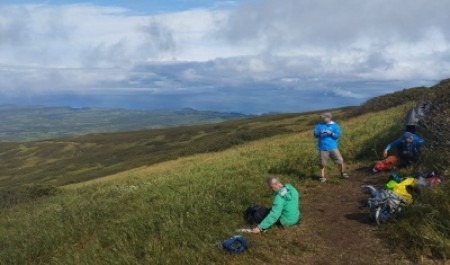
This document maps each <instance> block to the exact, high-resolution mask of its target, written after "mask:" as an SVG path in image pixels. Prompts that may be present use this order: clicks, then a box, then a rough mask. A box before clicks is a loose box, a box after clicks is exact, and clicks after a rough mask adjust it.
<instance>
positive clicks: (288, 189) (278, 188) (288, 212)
mask: <svg viewBox="0 0 450 265" xmlns="http://www.w3.org/2000/svg"><path fill="white" fill-rule="evenodd" d="M267 184H268V185H269V186H270V188H271V189H272V190H273V191H274V195H275V198H274V200H273V204H272V209H271V210H270V213H269V214H268V215H267V216H266V217H265V218H264V220H262V222H261V223H260V224H259V225H257V226H256V227H255V228H253V229H252V232H253V233H260V232H261V231H264V230H266V229H268V228H269V227H271V226H272V225H273V224H275V223H278V224H280V225H282V226H291V225H295V224H298V222H299V220H300V210H299V208H298V206H299V204H298V192H297V190H296V189H295V188H294V187H293V186H292V185H290V184H286V185H283V183H281V181H280V180H279V179H278V178H277V177H274V176H272V177H269V178H268V179H267Z"/></svg>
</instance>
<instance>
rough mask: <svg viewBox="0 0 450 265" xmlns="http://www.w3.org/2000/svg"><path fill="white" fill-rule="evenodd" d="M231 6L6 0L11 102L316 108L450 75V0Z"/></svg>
mask: <svg viewBox="0 0 450 265" xmlns="http://www.w3.org/2000/svg"><path fill="white" fill-rule="evenodd" d="M222 6H223V5H216V6H215V7H214V8H211V7H208V8H206V7H205V8H196V9H186V10H183V11H178V12H168V13H160V14H156V15H155V14H148V15H145V14H142V13H137V12H135V10H131V9H127V8H124V7H114V6H100V5H94V4H71V5H50V4H44V5H36V4H34V5H33V4H28V5H0V97H1V100H0V103H14V102H19V103H20V102H25V103H34V104H36V103H38V104H39V103H40V102H42V103H41V104H45V103H51V104H58V102H60V104H63V103H64V104H68V105H76V106H78V105H83V104H91V105H99V106H108V107H114V106H115V107H138V108H165V107H171V108H177V107H193V108H199V109H213V110H222V111H240V112H246V113H262V112H272V111H283V112H286V111H304V110H311V109H320V108H329V107H338V106H345V105H355V104H360V103H361V102H363V101H365V100H366V99H368V98H369V97H372V96H375V95H379V94H383V93H386V92H391V91H394V90H399V89H403V88H407V87H413V86H420V85H426V86H428V85H432V84H434V83H436V82H437V81H438V80H440V79H444V78H448V77H449V74H450V26H448V25H450V17H449V16H448V15H447V13H448V12H447V11H448V10H450V2H448V1H446V0H435V1H433V2H429V1H423V0H412V1H409V2H408V3H405V2H404V1H399V0H391V1H387V0H369V1H358V0H345V1H333V0H320V1H306V0H285V1H283V2H280V1H274V0H266V1H244V2H240V3H238V2H233V3H232V4H228V5H226V8H222Z"/></svg>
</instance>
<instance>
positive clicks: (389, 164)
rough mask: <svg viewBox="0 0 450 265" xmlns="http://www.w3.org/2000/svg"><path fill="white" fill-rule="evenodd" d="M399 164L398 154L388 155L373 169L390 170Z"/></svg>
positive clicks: (376, 170)
mask: <svg viewBox="0 0 450 265" xmlns="http://www.w3.org/2000/svg"><path fill="white" fill-rule="evenodd" d="M396 166H398V159H397V157H396V156H388V157H387V158H386V159H384V160H381V161H378V162H376V163H375V165H374V166H373V168H372V171H373V172H374V173H375V172H378V171H390V170H391V169H392V168H393V167H396Z"/></svg>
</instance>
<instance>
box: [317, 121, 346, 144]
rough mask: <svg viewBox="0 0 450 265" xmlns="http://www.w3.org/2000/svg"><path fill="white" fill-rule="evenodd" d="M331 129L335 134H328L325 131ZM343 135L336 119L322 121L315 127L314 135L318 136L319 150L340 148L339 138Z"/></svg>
mask: <svg viewBox="0 0 450 265" xmlns="http://www.w3.org/2000/svg"><path fill="white" fill-rule="evenodd" d="M327 130H329V131H331V132H332V133H333V134H331V135H330V134H327V133H325V131H327ZM340 136H341V128H339V125H337V123H335V122H334V121H331V122H330V123H329V124H326V123H324V122H321V123H319V124H317V126H316V128H315V129H314V137H316V138H318V139H319V140H318V142H317V149H319V151H328V150H333V149H337V148H338V144H337V140H338V139H339V137H340Z"/></svg>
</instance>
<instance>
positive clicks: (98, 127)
mask: <svg viewBox="0 0 450 265" xmlns="http://www.w3.org/2000/svg"><path fill="white" fill-rule="evenodd" d="M0 116H1V119H0V142H27V141H35V140H43V139H54V138H61V137H68V136H76V135H85V134H90V133H104V132H124V131H137V130H144V129H157V128H168V127H176V126H181V125H193V124H206V123H218V122H223V121H227V120H233V119H241V118H248V117H249V116H248V115H244V114H240V113H226V112H213V111H198V110H194V109H181V110H147V111H139V110H125V109H106V108H69V107H44V106H16V105H0Z"/></svg>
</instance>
